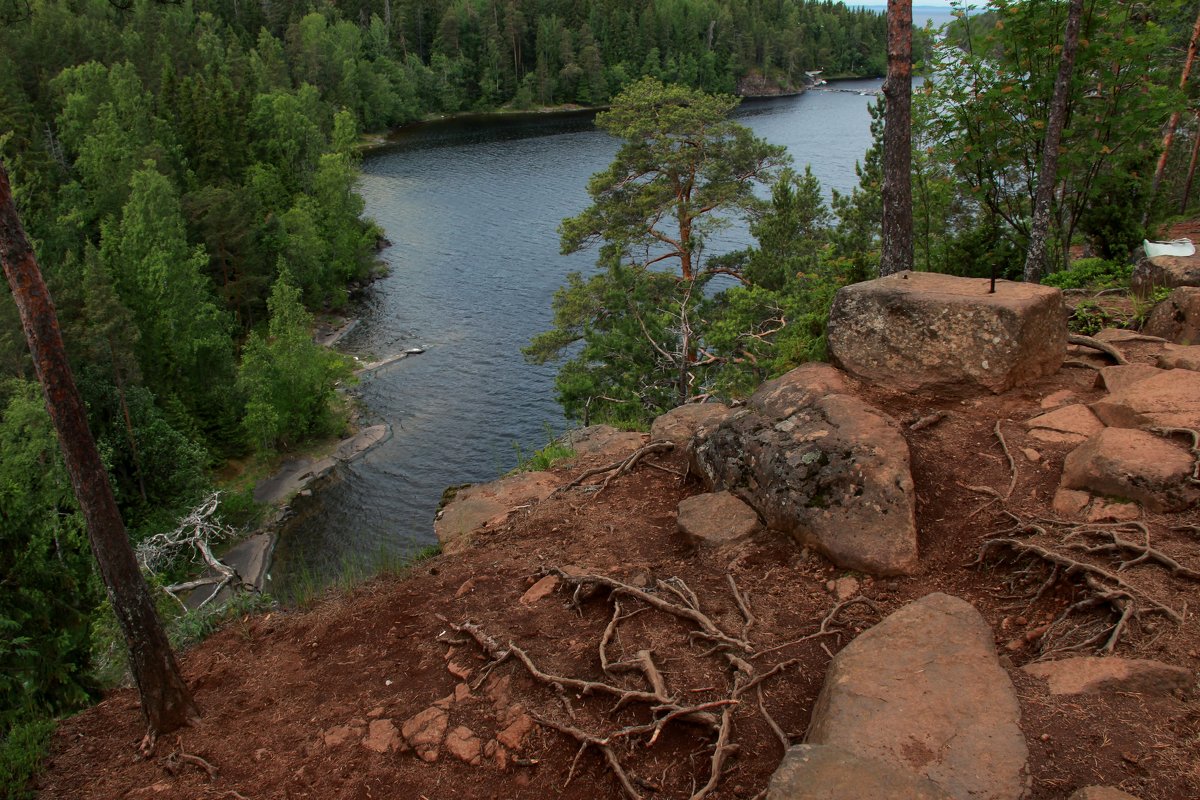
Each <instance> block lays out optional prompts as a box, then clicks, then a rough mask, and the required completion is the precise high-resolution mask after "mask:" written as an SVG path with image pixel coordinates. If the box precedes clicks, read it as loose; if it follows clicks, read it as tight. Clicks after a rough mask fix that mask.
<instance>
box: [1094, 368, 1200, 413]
mask: <svg viewBox="0 0 1200 800" xmlns="http://www.w3.org/2000/svg"><path fill="white" fill-rule="evenodd" d="M1090 407H1091V409H1092V411H1093V412H1095V414H1096V416H1097V417H1099V418H1100V421H1101V422H1103V423H1104V424H1105V425H1108V426H1109V427H1111V428H1151V427H1156V426H1160V427H1168V428H1197V427H1200V372H1193V371H1192V370H1190V369H1169V370H1163V371H1160V372H1159V374H1157V375H1153V376H1151V377H1149V378H1146V379H1145V380H1141V381H1138V382H1137V383H1132V384H1129V385H1128V386H1124V387H1122V388H1121V389H1118V390H1117V391H1115V392H1113V393H1112V394H1110V395H1109V396H1108V397H1105V398H1103V399H1101V400H1097V401H1096V402H1095V403H1092V404H1091V406H1090Z"/></svg>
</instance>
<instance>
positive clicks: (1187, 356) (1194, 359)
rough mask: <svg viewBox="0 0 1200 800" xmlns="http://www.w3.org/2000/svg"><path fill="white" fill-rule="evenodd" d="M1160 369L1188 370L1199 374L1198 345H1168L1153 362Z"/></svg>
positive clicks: (1199, 357)
mask: <svg viewBox="0 0 1200 800" xmlns="http://www.w3.org/2000/svg"><path fill="white" fill-rule="evenodd" d="M1155 363H1156V365H1157V366H1158V367H1159V368H1161V369H1190V370H1193V371H1197V372H1200V344H1192V345H1183V344H1169V345H1167V346H1166V347H1164V348H1163V351H1162V352H1161V353H1159V354H1158V358H1157V359H1156V361H1155Z"/></svg>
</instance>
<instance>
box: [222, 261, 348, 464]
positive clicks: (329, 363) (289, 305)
mask: <svg viewBox="0 0 1200 800" xmlns="http://www.w3.org/2000/svg"><path fill="white" fill-rule="evenodd" d="M267 307H268V309H269V310H270V314H271V321H270V326H269V329H268V334H267V336H266V337H265V338H264V337H263V336H261V335H260V334H259V333H258V332H253V333H251V334H250V338H249V340H248V341H247V342H246V348H245V353H244V356H243V359H242V367H241V371H240V373H239V375H238V385H239V387H240V388H241V390H242V391H243V392H244V393H245V395H246V398H247V400H246V416H245V420H244V423H243V424H244V426H245V431H246V435H247V437H248V438H249V439H250V441H251V443H252V444H253V445H254V446H255V447H257V448H259V449H261V450H268V451H269V450H272V449H274V448H275V447H278V446H280V445H287V444H294V443H296V442H297V441H299V440H301V439H303V438H305V437H309V436H319V435H326V434H330V433H334V432H336V431H337V430H339V429H340V428H341V427H342V426H343V425H344V422H345V421H344V419H342V418H341V417H339V416H338V414H337V413H336V412H335V410H334V409H333V400H334V396H335V387H336V385H337V383H338V381H341V380H343V379H345V378H347V377H349V375H350V368H349V366H348V364H347V361H346V359H345V358H344V357H343V356H340V355H338V354H337V353H335V352H333V351H331V350H329V349H327V348H324V347H321V346H319V345H317V344H315V343H314V342H313V341H312V334H311V330H312V317H311V316H310V315H309V314H308V312H307V311H305V310H304V306H303V305H301V303H300V290H299V289H298V288H296V287H295V286H294V285H293V284H292V282H291V278H290V275H289V274H288V273H287V272H286V271H284V272H283V273H282V274H281V275H280V276H279V278H278V279H277V280H276V281H275V287H274V288H273V289H272V290H271V298H270V299H269V300H268V301H267Z"/></svg>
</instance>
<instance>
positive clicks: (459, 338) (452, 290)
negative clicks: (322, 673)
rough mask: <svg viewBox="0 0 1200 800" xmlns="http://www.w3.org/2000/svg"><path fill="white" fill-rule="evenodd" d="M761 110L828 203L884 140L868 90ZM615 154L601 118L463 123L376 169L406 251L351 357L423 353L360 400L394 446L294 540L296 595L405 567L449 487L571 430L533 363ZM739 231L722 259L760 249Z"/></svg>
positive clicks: (385, 209)
mask: <svg viewBox="0 0 1200 800" xmlns="http://www.w3.org/2000/svg"><path fill="white" fill-rule="evenodd" d="M837 86H838V88H844V89H854V90H855V91H853V92H821V91H814V92H809V93H807V94H805V95H801V96H800V97H794V98H782V99H775V100H764V101H751V102H747V103H745V104H743V106H742V107H741V108H740V110H739V112H738V118H739V119H740V121H741V122H743V123H744V124H746V125H748V126H750V127H751V128H752V129H753V130H754V131H755V132H756V133H757V134H758V135H759V136H761V137H763V138H765V139H767V140H769V141H771V142H775V143H778V144H783V145H786V146H787V148H788V150H789V151H790V152H791V154H792V156H793V158H794V159H795V160H796V163H797V166H798V167H800V168H803V165H804V164H806V163H809V164H811V165H812V168H813V172H814V173H815V174H816V175H817V177H818V178H820V180H821V182H822V184H823V185H824V186H825V187H826V188H827V189H828V188H830V187H832V188H838V189H840V190H849V189H850V188H851V187H852V186H853V185H854V184H855V182H856V178H855V174H854V164H855V161H856V160H857V159H860V158H861V157H862V154H863V152H864V151H865V150H866V148H867V146H868V145H869V143H870V132H869V127H868V126H869V116H868V114H867V104H868V103H869V101H870V98H868V97H864V96H860V95H859V94H857V93H856V92H857V90H859V89H874V88H878V86H879V82H878V81H861V82H859V81H855V82H845V83H839V84H837ZM616 149H617V142H616V141H615V140H613V139H611V138H610V137H608V136H607V135H606V134H604V133H601V132H598V131H596V130H594V129H593V128H592V125H591V118H590V116H589V115H585V114H581V115H573V116H568V117H549V118H548V117H540V118H533V119H523V120H506V121H503V122H497V121H495V120H491V121H456V122H453V123H442V124H435V125H427V126H424V127H421V128H418V129H416V130H414V131H412V132H409V133H406V135H405V136H404V137H403V138H402V139H401V140H400V141H399V143H398V144H397V146H396V147H395V148H392V149H390V150H388V151H387V152H383V153H378V154H375V155H372V156H370V157H368V158H367V159H366V161H365V163H364V164H363V177H362V181H361V186H360V190H361V193H362V195H363V198H364V199H365V200H366V204H367V214H368V215H369V216H371V217H373V218H374V219H375V220H376V221H377V222H378V223H379V224H380V225H381V226H382V227H383V229H384V230H385V231H386V233H387V236H388V238H389V239H390V240H391V241H392V242H393V243H394V244H393V246H392V247H390V248H388V249H387V250H385V251H384V253H383V258H384V260H385V261H386V262H387V264H388V266H389V268H390V270H391V273H390V275H389V276H388V277H386V278H385V279H383V280H381V281H379V282H377V283H376V284H375V285H374V286H373V287H372V289H371V290H370V294H369V297H368V299H367V300H366V301H365V302H364V303H363V304H362V306H361V307H360V308H358V309H356V310H355V313H357V314H358V315H359V316H361V318H362V322H361V323H360V324H359V325H358V327H357V328H355V330H354V331H353V332H352V333H351V335H350V336H348V337H347V338H346V339H345V340H343V342H342V347H343V349H344V350H346V351H347V352H349V353H352V354H355V355H358V356H360V357H362V358H363V359H364V360H366V359H367V358H368V357H378V356H386V355H390V354H392V353H395V352H398V351H400V350H402V349H404V348H407V347H422V348H424V349H425V353H424V354H423V355H420V356H413V357H410V358H407V359H405V360H403V361H400V362H398V363H396V364H394V365H392V366H390V367H385V368H384V369H383V370H382V371H380V372H379V373H377V374H375V375H373V376H371V377H370V378H369V379H367V380H365V381H364V383H363V384H362V385H361V386H360V387H359V392H360V393H361V395H362V400H363V403H364V405H365V406H366V408H367V413H368V420H369V421H371V422H375V421H382V422H387V423H389V424H390V425H391V426H392V428H393V436H392V438H391V439H390V440H389V441H387V442H386V443H384V444H383V445H381V446H379V447H377V448H376V449H374V450H372V451H370V452H369V453H367V454H366V455H365V456H364V457H363V458H362V459H360V460H358V461H356V462H354V463H353V464H349V465H346V466H343V467H341V468H339V471H338V473H337V474H336V476H335V480H334V482H333V483H332V485H330V486H329V487H327V488H326V489H324V490H323V491H320V492H318V493H317V494H316V495H315V496H314V497H313V498H311V499H309V500H308V501H306V502H305V503H304V505H303V506H302V507H300V508H298V510H299V511H300V513H299V514H298V516H297V519H296V520H295V521H294V522H293V523H291V524H290V525H289V526H288V528H287V529H286V530H285V531H284V532H283V535H282V536H281V537H280V542H279V545H278V547H277V549H276V553H275V562H274V567H273V568H272V577H273V579H274V586H273V588H274V590H275V591H277V592H283V593H286V592H287V584H288V582H289V581H291V580H295V578H296V576H297V575H299V574H305V575H307V576H309V577H310V578H316V579H318V580H320V579H327V578H331V577H333V576H335V575H336V574H337V573H338V572H339V571H340V570H341V569H342V567H343V566H344V565H345V564H346V563H347V562H353V561H355V560H362V559H368V560H369V559H371V558H373V557H375V556H377V555H378V554H380V553H392V554H401V555H402V554H404V553H408V552H412V551H413V550H415V549H418V548H420V547H422V546H424V545H427V544H429V543H431V542H433V541H435V539H434V536H433V528H432V520H433V515H434V513H435V511H436V509H437V505H438V501H439V499H440V498H441V495H442V491H443V490H444V489H445V488H446V487H447V486H449V485H451V484H462V483H471V482H479V481H487V480H492V479H494V478H496V477H497V476H499V475H500V474H502V473H503V472H505V471H507V470H509V469H511V468H512V467H513V466H515V465H516V447H520V449H521V451H522V452H523V453H526V454H528V453H529V452H531V451H532V450H534V449H537V448H539V447H542V446H543V445H545V444H546V442H547V440H548V437H549V436H550V435H552V434H557V433H559V432H561V431H562V430H563V429H564V428H565V427H566V425H567V423H566V422H565V420H564V419H563V416H562V412H561V410H560V409H559V407H558V405H557V403H556V402H555V401H554V388H553V379H554V372H555V367H554V366H553V365H548V366H542V367H536V366H531V365H529V364H526V363H525V362H524V360H523V359H522V357H521V353H520V349H521V347H522V346H523V345H525V344H527V343H528V341H529V339H530V337H531V336H533V335H534V334H535V333H537V332H539V331H541V330H544V329H546V328H547V327H548V326H549V324H550V316H551V311H550V300H551V297H552V295H553V293H554V290H555V289H556V288H557V287H558V286H559V285H560V284H562V283H563V280H564V277H565V275H566V274H567V273H568V272H570V271H572V270H581V271H586V270H587V269H589V268H590V267H591V266H592V265H593V263H594V260H595V254H594V253H592V252H585V253H580V254H576V255H573V256H561V255H559V252H558V233H557V230H556V228H557V226H558V223H559V221H560V220H561V219H562V218H563V217H566V216H570V215H573V214H576V213H578V212H579V211H581V210H582V209H583V208H584V207H585V206H586V205H587V193H586V186H587V181H588V178H589V177H590V176H591V175H592V173H594V172H597V171H599V170H600V169H602V168H603V167H605V166H607V164H608V163H609V162H610V161H611V160H612V157H613V154H614V153H615V152H616ZM745 236H746V235H745V233H744V232H731V233H730V234H729V235H728V236H726V237H725V242H724V246H727V247H728V246H734V245H736V244H739V243H741V242H742V241H744V240H745Z"/></svg>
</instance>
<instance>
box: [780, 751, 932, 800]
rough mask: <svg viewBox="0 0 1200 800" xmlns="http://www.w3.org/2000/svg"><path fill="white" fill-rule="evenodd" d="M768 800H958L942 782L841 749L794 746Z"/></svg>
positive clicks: (783, 763) (785, 756)
mask: <svg viewBox="0 0 1200 800" xmlns="http://www.w3.org/2000/svg"><path fill="white" fill-rule="evenodd" d="M767 800H954V797H953V796H952V795H950V794H947V793H946V792H945V791H943V790H942V788H941V787H939V786H938V785H937V784H936V783H934V782H933V781H931V780H929V779H928V778H922V777H921V776H919V775H915V774H913V773H911V772H909V771H907V770H903V769H898V768H897V767H895V766H893V765H891V764H885V763H884V762H882V761H876V760H874V759H870V758H862V757H861V756H856V755H854V754H852V753H847V752H846V751H845V750H841V749H839V748H837V747H829V746H827V745H819V744H818V745H813V744H798V745H796V746H795V747H792V748H790V749H789V750H788V751H787V753H785V754H784V756H783V761H782V762H781V763H780V764H779V768H778V769H776V770H775V774H774V775H772V776H771V784H770V786H769V787H768V788H767Z"/></svg>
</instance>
